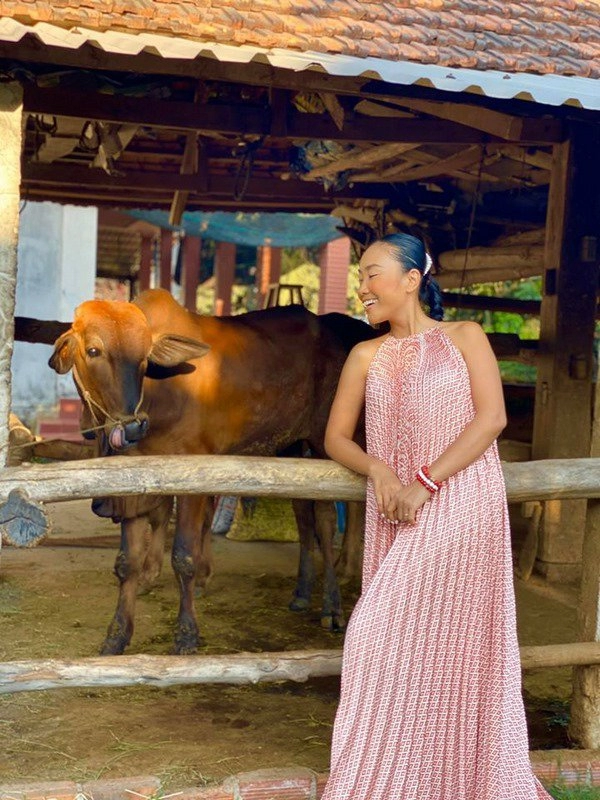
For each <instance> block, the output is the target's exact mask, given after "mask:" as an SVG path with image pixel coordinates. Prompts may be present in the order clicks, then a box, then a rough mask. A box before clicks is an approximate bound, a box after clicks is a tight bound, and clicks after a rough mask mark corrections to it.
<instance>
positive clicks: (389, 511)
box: [369, 461, 404, 521]
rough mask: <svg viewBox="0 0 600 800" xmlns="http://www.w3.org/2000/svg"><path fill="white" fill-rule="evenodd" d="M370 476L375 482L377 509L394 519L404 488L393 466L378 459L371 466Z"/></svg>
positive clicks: (389, 518) (383, 514) (388, 518)
mask: <svg viewBox="0 0 600 800" xmlns="http://www.w3.org/2000/svg"><path fill="white" fill-rule="evenodd" d="M369 478H370V479H371V480H372V482H373V489H374V491H375V498H376V500H377V510H378V511H379V514H380V515H381V516H382V517H385V519H387V520H390V521H394V520H395V519H397V517H396V504H397V498H398V494H399V492H401V491H402V489H403V488H404V487H403V486H402V484H401V483H400V481H399V479H398V476H397V475H396V473H395V472H394V470H393V469H391V467H388V465H387V464H384V462H383V461H376V462H375V463H373V464H372V465H371V467H370V468H369Z"/></svg>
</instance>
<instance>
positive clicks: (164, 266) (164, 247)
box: [160, 228, 173, 292]
mask: <svg viewBox="0 0 600 800" xmlns="http://www.w3.org/2000/svg"><path fill="white" fill-rule="evenodd" d="M172 250H173V234H172V233H171V231H167V230H165V229H164V228H163V229H161V232H160V288H161V289H166V290H167V292H170V291H171V258H172Z"/></svg>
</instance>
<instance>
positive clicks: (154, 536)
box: [141, 497, 173, 589]
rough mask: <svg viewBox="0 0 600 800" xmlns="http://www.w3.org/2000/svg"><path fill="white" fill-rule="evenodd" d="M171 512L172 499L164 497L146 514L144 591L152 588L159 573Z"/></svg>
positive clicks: (142, 578) (142, 577)
mask: <svg viewBox="0 0 600 800" xmlns="http://www.w3.org/2000/svg"><path fill="white" fill-rule="evenodd" d="M172 510H173V497H165V498H164V502H162V503H161V504H160V505H159V506H158V507H157V508H155V509H153V510H152V511H151V512H150V513H149V514H148V522H149V523H150V531H149V541H148V545H147V550H146V557H145V559H144V566H143V569H142V575H141V583H142V585H143V586H144V588H145V589H149V588H150V587H151V586H153V585H154V584H155V583H156V581H157V580H158V577H159V575H160V573H161V570H162V565H163V559H164V553H165V539H166V536H167V530H168V528H169V520H170V519H171V511H172Z"/></svg>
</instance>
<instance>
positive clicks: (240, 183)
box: [233, 136, 265, 200]
mask: <svg viewBox="0 0 600 800" xmlns="http://www.w3.org/2000/svg"><path fill="white" fill-rule="evenodd" d="M264 139H265V137H264V136H261V137H260V138H259V139H256V140H255V141H253V142H243V143H242V145H241V146H240V148H239V149H238V150H234V151H233V154H234V155H239V156H240V163H239V165H238V168H237V172H236V175H235V182H234V184H233V199H234V200H243V199H244V196H245V195H246V192H247V191H248V184H249V182H250V176H251V175H252V167H253V165H254V159H255V157H256V151H257V150H259V149H260V148H261V147H262V143H263V142H264Z"/></svg>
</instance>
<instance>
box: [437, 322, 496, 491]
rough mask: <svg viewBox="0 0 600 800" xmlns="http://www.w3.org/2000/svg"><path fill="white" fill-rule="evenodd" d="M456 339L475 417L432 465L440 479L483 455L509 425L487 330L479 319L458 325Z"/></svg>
mask: <svg viewBox="0 0 600 800" xmlns="http://www.w3.org/2000/svg"><path fill="white" fill-rule="evenodd" d="M452 339H453V340H454V342H455V344H456V346H457V347H458V348H459V350H460V351H461V353H462V355H463V358H464V360H465V363H466V365H467V369H468V371H469V381H470V384H471V396H472V398H473V405H474V407H475V416H474V418H473V420H472V421H471V422H470V423H469V424H468V425H467V426H466V427H465V429H464V430H463V431H462V433H460V435H459V436H458V437H457V438H456V439H455V440H454V441H453V442H452V444H451V445H449V447H448V448H447V449H446V450H444V452H443V453H442V454H441V455H440V456H439V458H437V459H436V460H435V461H434V462H433V463H432V464H429V465H428V466H429V470H430V472H431V477H432V478H433V479H434V480H437V481H444V480H446V478H449V477H450V476H451V475H454V474H455V473H456V472H459V471H460V470H461V469H464V468H465V467H466V466H468V465H469V464H471V463H472V462H473V461H475V460H476V459H477V458H479V456H480V455H481V454H482V453H484V452H485V451H486V450H487V448H488V447H489V446H490V445H491V444H492V442H493V441H494V439H496V437H497V436H498V434H499V433H500V432H501V431H502V429H503V428H504V427H505V426H506V410H505V408H504V396H503V393H502V381H501V379H500V372H499V370H498V363H497V361H496V356H495V355H494V352H493V350H492V348H491V346H490V343H489V341H488V338H487V336H486V334H485V333H484V331H483V329H482V328H481V326H480V325H478V324H477V323H476V322H464V323H462V324H461V325H460V326H457V328H456V330H455V332H454V335H453V336H452ZM432 424H435V421H434V420H432Z"/></svg>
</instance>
